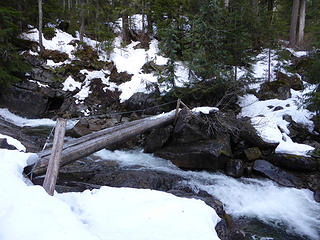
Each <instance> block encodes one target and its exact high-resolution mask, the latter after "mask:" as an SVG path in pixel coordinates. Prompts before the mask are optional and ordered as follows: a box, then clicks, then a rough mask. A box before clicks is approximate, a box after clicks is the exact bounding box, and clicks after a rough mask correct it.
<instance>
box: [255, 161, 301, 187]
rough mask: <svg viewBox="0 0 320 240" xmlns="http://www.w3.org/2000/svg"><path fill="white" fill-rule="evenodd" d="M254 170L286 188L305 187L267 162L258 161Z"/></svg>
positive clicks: (296, 179) (295, 178)
mask: <svg viewBox="0 0 320 240" xmlns="http://www.w3.org/2000/svg"><path fill="white" fill-rule="evenodd" d="M253 170H254V171H256V172H259V173H261V174H262V175H264V176H266V177H268V178H270V179H271V180H273V181H275V182H277V183H279V184H280V185H283V186H286V187H304V184H303V182H302V181H301V180H300V179H299V178H297V177H295V176H293V175H291V174H290V173H287V172H285V171H283V170H281V169H280V168H278V167H276V166H274V165H272V164H271V163H269V162H267V161H265V160H256V161H255V162H254V165H253Z"/></svg>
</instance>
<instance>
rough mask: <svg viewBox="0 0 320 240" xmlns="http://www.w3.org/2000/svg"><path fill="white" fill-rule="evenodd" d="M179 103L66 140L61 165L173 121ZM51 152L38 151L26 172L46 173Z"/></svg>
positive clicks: (61, 155) (49, 150) (36, 174)
mask: <svg viewBox="0 0 320 240" xmlns="http://www.w3.org/2000/svg"><path fill="white" fill-rule="evenodd" d="M179 105H180V101H178V105H177V109H176V110H175V111H174V110H173V111H171V112H169V113H165V114H160V115H157V116H153V117H148V118H144V119H140V120H136V121H132V122H127V123H124V124H121V125H117V126H114V127H111V128H106V129H103V130H100V131H98V132H94V133H91V134H88V135H85V136H83V137H80V138H77V139H75V140H72V141H69V142H66V143H65V144H63V146H61V148H62V151H61V154H60V160H59V161H60V166H64V165H67V164H69V163H71V162H74V161H76V160H77V159H80V158H82V157H86V156H89V155H90V154H92V153H95V152H97V151H100V150H102V149H104V148H107V147H109V146H111V145H113V144H115V143H119V142H122V141H124V140H126V139H128V138H130V137H133V136H136V135H138V134H141V133H143V132H145V131H148V130H150V129H152V128H155V127H160V126H163V125H167V124H170V123H173V122H174V121H175V119H176V118H177V114H178V109H179ZM62 142H63V140H62ZM51 152H52V149H48V150H45V151H42V152H40V153H38V154H37V155H38V162H37V164H36V165H35V166H29V167H28V168H27V169H26V172H30V171H31V169H32V172H33V175H35V176H39V175H42V174H45V173H46V171H47V168H48V165H49V160H50V155H51Z"/></svg>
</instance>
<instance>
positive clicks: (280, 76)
mask: <svg viewBox="0 0 320 240" xmlns="http://www.w3.org/2000/svg"><path fill="white" fill-rule="evenodd" d="M276 79H277V81H281V82H283V83H288V84H289V86H290V88H292V89H294V90H296V91H300V90H303V89H304V86H303V82H302V81H301V79H300V78H299V77H298V76H297V75H291V76H288V75H287V74H285V73H283V72H280V71H278V72H277V73H276Z"/></svg>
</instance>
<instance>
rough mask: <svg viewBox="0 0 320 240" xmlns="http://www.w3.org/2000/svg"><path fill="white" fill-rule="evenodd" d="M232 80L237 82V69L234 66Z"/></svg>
mask: <svg viewBox="0 0 320 240" xmlns="http://www.w3.org/2000/svg"><path fill="white" fill-rule="evenodd" d="M234 80H235V81H237V80H238V67H237V66H234Z"/></svg>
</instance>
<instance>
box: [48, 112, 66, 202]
mask: <svg viewBox="0 0 320 240" xmlns="http://www.w3.org/2000/svg"><path fill="white" fill-rule="evenodd" d="M66 123H67V121H66V120H65V119H62V118H58V119H57V123H56V129H55V132H54V139H53V147H52V151H51V155H50V160H49V164H48V168H47V172H46V176H45V179H44V182H43V188H44V189H45V190H46V192H47V193H48V194H49V195H51V196H53V193H54V188H55V186H56V182H57V177H58V172H59V165H60V159H61V152H62V147H63V142H64V135H65V132H66Z"/></svg>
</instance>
